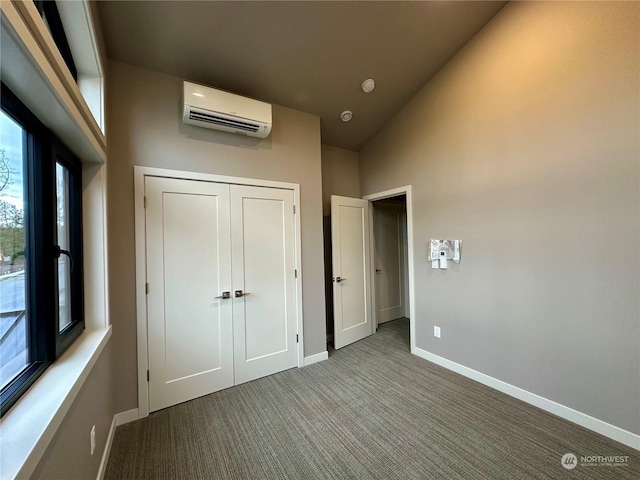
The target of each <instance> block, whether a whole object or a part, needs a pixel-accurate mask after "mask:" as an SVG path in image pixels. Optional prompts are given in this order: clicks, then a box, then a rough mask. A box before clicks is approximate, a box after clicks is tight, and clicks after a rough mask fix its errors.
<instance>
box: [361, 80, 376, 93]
mask: <svg viewBox="0 0 640 480" xmlns="http://www.w3.org/2000/svg"><path fill="white" fill-rule="evenodd" d="M360 88H362V91H363V92H364V93H369V92H373V89H374V88H376V81H375V80H374V79H373V78H367V79H366V80H365V81H364V82H362V85H360Z"/></svg>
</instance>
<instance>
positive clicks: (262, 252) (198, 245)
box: [145, 177, 297, 411]
mask: <svg viewBox="0 0 640 480" xmlns="http://www.w3.org/2000/svg"><path fill="white" fill-rule="evenodd" d="M145 196H146V209H145V221H146V239H147V245H146V249H147V252H146V253H147V281H148V284H149V285H148V293H147V316H148V317H147V329H148V354H149V407H150V411H155V410H159V409H161V408H165V407H168V406H170V405H175V404H177V403H180V402H184V401H186V400H190V399H193V398H196V397H199V396H202V395H206V394H209V393H212V392H215V391H218V390H222V389H224V388H228V387H230V386H233V385H237V384H240V383H243V382H247V381H250V380H254V379H256V378H260V377H263V376H266V375H271V374H273V373H276V372H279V371H282V370H286V369H288V368H291V367H295V366H296V365H297V317H296V281H295V268H296V266H295V244H294V239H295V235H294V213H293V191H292V190H285V189H278V188H267V187H252V186H243V185H229V184H224V183H213V182H205V181H194V180H182V179H173V178H162V177H146V179H145Z"/></svg>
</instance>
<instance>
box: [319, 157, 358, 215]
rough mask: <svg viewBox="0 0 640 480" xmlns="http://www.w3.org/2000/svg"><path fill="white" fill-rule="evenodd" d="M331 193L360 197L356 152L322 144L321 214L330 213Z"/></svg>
mask: <svg viewBox="0 0 640 480" xmlns="http://www.w3.org/2000/svg"><path fill="white" fill-rule="evenodd" d="M331 195H342V196H343V197H355V198H360V170H359V163H358V152H354V151H353V150H346V149H344V148H338V147H332V146H330V145H325V144H323V145H322V214H323V215H325V216H326V215H330V214H331Z"/></svg>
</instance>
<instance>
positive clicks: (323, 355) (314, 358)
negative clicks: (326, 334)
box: [304, 350, 329, 367]
mask: <svg viewBox="0 0 640 480" xmlns="http://www.w3.org/2000/svg"><path fill="white" fill-rule="evenodd" d="M328 359H329V352H328V351H326V350H325V351H324V352H320V353H316V354H315V355H309V356H308V357H304V366H305V367H306V366H308V365H313V364H314V363H318V362H322V361H323V360H328Z"/></svg>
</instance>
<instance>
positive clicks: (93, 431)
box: [89, 425, 96, 455]
mask: <svg viewBox="0 0 640 480" xmlns="http://www.w3.org/2000/svg"><path fill="white" fill-rule="evenodd" d="M89 436H90V438H91V455H93V451H94V450H95V449H96V426H95V425H94V426H93V427H91V433H90V434H89Z"/></svg>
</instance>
